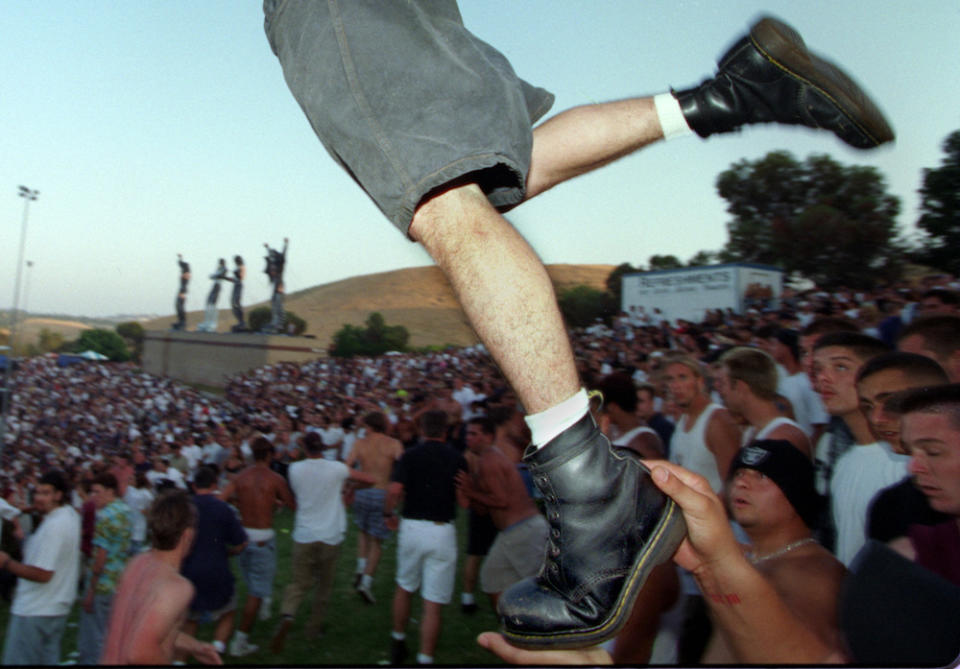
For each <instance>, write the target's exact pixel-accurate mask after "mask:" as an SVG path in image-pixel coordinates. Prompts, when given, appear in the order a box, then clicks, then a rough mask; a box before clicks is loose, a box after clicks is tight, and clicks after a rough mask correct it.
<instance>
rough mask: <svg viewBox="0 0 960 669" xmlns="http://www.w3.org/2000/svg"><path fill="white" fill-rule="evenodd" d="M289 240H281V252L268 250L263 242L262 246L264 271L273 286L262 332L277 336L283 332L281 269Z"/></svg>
mask: <svg viewBox="0 0 960 669" xmlns="http://www.w3.org/2000/svg"><path fill="white" fill-rule="evenodd" d="M289 242H290V240H289V239H288V238H286V237H284V238H283V250H282V251H278V250H276V249H272V248H270V245H269V244H267V243H266V242H264V244H263V246H264V247H265V248H266V249H267V255H266V257H265V260H266V261H267V267H266V269H264V272H266V274H267V277H268V278H269V279H270V283H271V284H272V285H273V295H272V296H271V297H270V323H269V324H267V326H266V327H265V328H263V331H264V332H268V333H272V334H279V333H282V332H283V326H284V324H285V323H286V313H285V312H284V310H283V295H284V292H283V269H284V265H285V264H286V262H287V245H288V244H289Z"/></svg>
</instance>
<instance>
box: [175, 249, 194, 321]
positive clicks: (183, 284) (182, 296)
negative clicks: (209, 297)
mask: <svg viewBox="0 0 960 669" xmlns="http://www.w3.org/2000/svg"><path fill="white" fill-rule="evenodd" d="M177 263H178V264H179V265H180V290H178V291H177V299H176V301H175V302H174V307H175V308H176V310H177V321H176V322H175V323H174V324H173V325H171V326H170V329H171V330H183V329H184V328H186V326H187V312H186V310H185V309H184V302H185V301H186V299H187V284H188V283H190V264H189V263H187V262H184V260H183V256H182V255H180V254H179V253H178V254H177Z"/></svg>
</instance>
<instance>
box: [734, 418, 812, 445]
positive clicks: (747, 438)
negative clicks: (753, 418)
mask: <svg viewBox="0 0 960 669" xmlns="http://www.w3.org/2000/svg"><path fill="white" fill-rule="evenodd" d="M781 425H793V426H794V427H795V428H797V429H798V430H800V431H801V432H803V428H802V427H800V425H799V424H798V423H797V422H796V421H794V420H790V419H789V418H787V417H786V416H777V417H776V418H774V419H773V420H772V421H770V422H769V423H767V424H766V425H764V426H763V429H762V430H760V431H759V432H757V433H756V434H754V432H755V431H756V428H755V427H754V426H753V425H751V426H750V427H748V428H747V429H746V430H744V431H743V437H741V438H740V446H746V445H747V444H749V443H750V442H751V441H759V440H760V439H766V438H767V436H768V435H769V434H770V433H771V432H773V431H774V430H776V429H777V428H778V427H780V426H781Z"/></svg>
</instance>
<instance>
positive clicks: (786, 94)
mask: <svg viewBox="0 0 960 669" xmlns="http://www.w3.org/2000/svg"><path fill="white" fill-rule="evenodd" d="M674 95H675V96H676V98H677V100H678V101H679V102H680V109H681V110H682V111H683V115H684V118H686V120H687V124H688V125H689V126H690V128H691V129H692V130H693V131H694V132H696V133H697V134H698V135H700V136H701V137H707V136H709V135H712V134H714V133H718V132H730V131H732V130H736V129H737V128H739V127H740V126H741V125H744V124H747V123H786V124H793V125H805V126H808V127H811V128H823V129H825V130H830V131H832V132H833V133H834V134H836V135H837V137H839V138H840V139H842V140H843V141H844V142H846V143H847V144H849V145H850V146H854V147H856V148H858V149H869V148H873V147H875V146H878V145H880V144H883V143H884V142H889V141H891V140H892V139H893V130H891V129H890V126H889V124H888V123H887V121H886V119H884V117H883V114H882V113H881V112H880V109H879V108H878V107H877V106H876V105H875V104H874V103H873V101H872V100H870V98H869V97H867V94H866V93H865V92H864V91H863V90H861V89H860V87H859V86H858V85H857V84H856V82H854V81H853V80H852V79H851V78H850V77H848V76H847V75H846V74H845V73H844V72H843V71H841V70H840V68H838V67H836V66H835V65H833V64H831V63H829V62H827V61H826V60H823V59H822V58H819V57H817V56H815V55H814V54H812V53H810V51H808V50H807V47H806V45H805V44H804V42H803V38H802V37H800V35H799V34H798V33H797V32H796V31H795V30H794V29H793V28H791V27H790V26H788V25H787V24H785V23H783V22H782V21H778V20H776V19H772V18H769V17H767V18H764V19H761V20H760V21H758V22H757V23H756V24H755V25H754V26H753V27H752V28H751V29H750V34H749V35H747V36H746V37H744V38H743V39H741V40H740V41H739V42H737V43H736V44H735V45H734V46H733V47H732V48H731V49H730V50H729V51H728V52H727V53H726V55H724V56H723V58H722V59H721V60H720V63H719V69H718V72H717V75H716V76H715V77H714V78H713V79H707V80H706V81H704V82H703V83H701V84H700V85H699V86H697V87H696V88H692V89H689V90H685V91H680V92H675V93H674Z"/></svg>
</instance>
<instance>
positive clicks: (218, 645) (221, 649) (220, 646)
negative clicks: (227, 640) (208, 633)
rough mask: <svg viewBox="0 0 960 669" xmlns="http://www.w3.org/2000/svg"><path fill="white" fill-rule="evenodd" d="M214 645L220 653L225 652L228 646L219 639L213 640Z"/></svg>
mask: <svg viewBox="0 0 960 669" xmlns="http://www.w3.org/2000/svg"><path fill="white" fill-rule="evenodd" d="M213 647H214V648H216V649H217V652H218V653H220V654H223V652H224V651H225V650H226V649H227V647H226V646H225V645H224V643H223V642H222V641H220V640H219V639H216V640H214V642H213Z"/></svg>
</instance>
